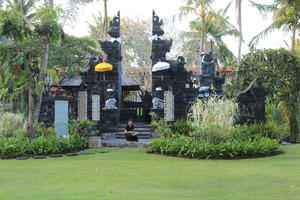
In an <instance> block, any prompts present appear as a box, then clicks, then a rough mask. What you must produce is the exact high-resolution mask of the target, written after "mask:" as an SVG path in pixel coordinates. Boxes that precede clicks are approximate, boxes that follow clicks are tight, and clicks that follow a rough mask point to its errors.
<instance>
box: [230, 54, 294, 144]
mask: <svg viewBox="0 0 300 200" xmlns="http://www.w3.org/2000/svg"><path fill="white" fill-rule="evenodd" d="M299 77H300V61H299V58H297V57H295V55H294V54H293V53H291V52H289V51H287V50H284V49H279V50H271V49H266V50H252V51H251V52H250V53H249V54H247V55H245V56H244V58H243V59H242V61H241V65H240V67H239V69H238V71H237V72H236V75H235V79H234V80H233V85H232V86H231V88H232V89H234V91H235V95H238V94H240V93H243V92H245V91H247V90H248V89H250V88H251V87H253V86H257V85H258V84H260V83H262V85H263V86H264V87H265V88H268V90H269V96H270V97H271V98H270V99H271V100H272V101H273V102H277V103H279V102H284V104H285V108H286V110H285V113H286V114H287V115H288V121H289V124H290V133H291V141H293V142H296V141H298V140H299V124H298V120H297V116H298V114H299V113H298V102H299V90H300V88H299V85H300V78H299Z"/></svg>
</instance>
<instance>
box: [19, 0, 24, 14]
mask: <svg viewBox="0 0 300 200" xmlns="http://www.w3.org/2000/svg"><path fill="white" fill-rule="evenodd" d="M20 13H23V14H25V13H24V0H20Z"/></svg>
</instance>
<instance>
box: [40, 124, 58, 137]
mask: <svg viewBox="0 0 300 200" xmlns="http://www.w3.org/2000/svg"><path fill="white" fill-rule="evenodd" d="M36 135H37V137H40V136H45V137H49V136H55V135H56V133H55V129H54V126H53V124H52V125H50V126H49V125H46V124H44V123H43V122H40V123H38V124H37V125H36Z"/></svg>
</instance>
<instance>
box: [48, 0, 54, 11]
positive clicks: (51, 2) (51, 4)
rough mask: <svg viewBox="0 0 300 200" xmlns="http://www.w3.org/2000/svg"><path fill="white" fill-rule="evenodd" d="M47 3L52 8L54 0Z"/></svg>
mask: <svg viewBox="0 0 300 200" xmlns="http://www.w3.org/2000/svg"><path fill="white" fill-rule="evenodd" d="M49 4H50V6H51V8H52V9H53V8H54V0H49Z"/></svg>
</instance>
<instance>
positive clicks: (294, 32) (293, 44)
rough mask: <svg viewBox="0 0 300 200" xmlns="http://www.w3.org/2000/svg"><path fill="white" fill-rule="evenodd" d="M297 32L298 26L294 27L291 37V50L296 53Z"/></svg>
mask: <svg viewBox="0 0 300 200" xmlns="http://www.w3.org/2000/svg"><path fill="white" fill-rule="evenodd" d="M296 32H297V27H296V25H293V26H292V36H291V50H292V51H293V52H294V51H295V45H296Z"/></svg>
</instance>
